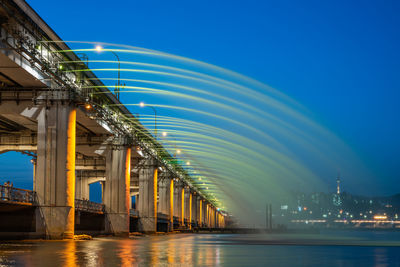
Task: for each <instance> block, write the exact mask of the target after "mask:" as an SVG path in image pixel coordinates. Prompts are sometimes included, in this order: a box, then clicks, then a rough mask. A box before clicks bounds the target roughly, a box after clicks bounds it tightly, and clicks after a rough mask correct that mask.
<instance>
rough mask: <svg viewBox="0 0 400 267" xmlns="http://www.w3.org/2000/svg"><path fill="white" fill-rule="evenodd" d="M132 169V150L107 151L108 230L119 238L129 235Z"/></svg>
mask: <svg viewBox="0 0 400 267" xmlns="http://www.w3.org/2000/svg"><path fill="white" fill-rule="evenodd" d="M130 167H131V148H126V147H120V148H119V149H108V150H107V151H106V182H105V185H104V187H105V190H104V204H105V207H106V215H107V216H106V220H107V221H106V226H107V229H106V230H107V231H108V232H111V233H113V234H114V235H117V236H127V235H128V234H129V195H130V173H131V172H130Z"/></svg>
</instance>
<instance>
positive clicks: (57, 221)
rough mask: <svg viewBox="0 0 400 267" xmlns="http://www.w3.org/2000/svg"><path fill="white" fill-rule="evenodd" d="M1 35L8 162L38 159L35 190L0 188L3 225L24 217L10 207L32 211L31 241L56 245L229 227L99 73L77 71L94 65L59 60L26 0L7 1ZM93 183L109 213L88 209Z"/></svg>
mask: <svg viewBox="0 0 400 267" xmlns="http://www.w3.org/2000/svg"><path fill="white" fill-rule="evenodd" d="M0 26H1V29H0V30H1V34H0V153H4V152H8V151H20V152H24V153H27V154H30V155H33V156H34V158H33V160H32V161H33V164H34V173H33V184H34V191H27V190H20V189H15V188H10V187H4V186H2V187H1V190H2V191H1V192H2V194H3V192H4V194H8V195H7V196H6V195H4V198H3V195H2V196H1V197H2V199H1V200H0V204H1V205H0V217H1V218H2V220H3V219H4V218H7V216H11V215H10V214H14V215H15V216H16V217H15V218H21V216H20V214H17V213H18V212H17V211H15V210H14V211H13V210H12V208H10V207H11V206H12V205H14V206H13V207H22V206H31V209H32V212H31V213H30V214H31V216H33V217H32V218H31V219H32V220H33V221H35V225H34V228H35V229H32V227H31V228H30V231H29V232H30V233H31V234H32V233H34V234H36V235H38V236H47V237H48V238H72V237H73V235H74V233H75V231H78V230H79V232H82V231H83V232H84V231H97V232H99V233H100V232H101V233H110V234H115V235H127V234H128V233H129V231H130V230H135V231H136V230H139V231H142V232H156V231H160V230H163V231H172V230H173V229H176V228H178V229H190V228H192V227H195V226H196V227H197V226H204V227H210V228H214V227H215V228H221V227H223V226H224V220H225V217H224V216H223V214H222V213H220V212H219V211H218V210H217V209H216V207H215V205H214V204H213V203H212V201H210V200H208V199H207V196H206V195H204V194H203V193H202V192H200V191H199V190H197V189H196V188H195V187H194V186H193V184H192V182H191V178H190V177H189V175H188V174H187V173H186V172H185V171H184V169H183V168H182V167H181V166H179V165H177V164H176V163H174V162H176V160H174V159H173V157H172V156H171V155H170V154H169V153H168V152H167V151H166V150H165V149H164V148H163V146H162V145H161V144H159V143H158V142H157V141H156V140H155V139H154V138H153V136H152V135H151V134H150V133H149V132H148V131H147V130H146V129H145V127H143V126H142V125H141V124H140V122H139V120H138V119H137V118H136V117H135V116H133V115H132V114H131V113H130V112H129V111H128V109H127V108H126V107H124V106H123V105H120V104H121V103H120V102H119V100H118V99H117V98H116V97H115V96H114V95H113V94H112V93H111V92H110V91H109V90H108V89H106V88H105V87H104V85H103V84H102V83H101V81H99V80H98V79H96V76H95V75H94V74H93V73H92V72H79V71H78V70H81V69H87V66H86V64H85V63H84V62H83V61H80V59H79V57H78V56H77V55H76V54H74V53H73V52H57V51H61V50H70V49H69V47H68V46H67V45H66V44H65V43H63V42H61V41H62V40H61V39H60V38H59V37H58V36H57V34H56V33H55V32H54V31H53V30H52V29H51V28H50V27H49V26H48V25H47V24H46V23H45V22H44V21H43V20H42V19H41V18H40V17H39V16H38V15H37V14H36V13H35V11H34V10H33V9H32V8H31V7H30V6H29V5H28V4H27V3H26V2H25V1H23V0H2V1H0ZM64 61H78V63H76V62H75V63H71V64H64V65H63V64H62V63H61V62H64ZM61 69H62V70H61ZM64 70H68V72H65V71H64ZM74 70H76V71H75V72H74ZM94 88H96V89H94ZM99 92H100V93H99ZM95 182H100V183H101V184H102V199H103V203H102V204H95V203H93V202H90V201H88V200H87V199H89V185H90V184H92V183H95ZM132 197H135V199H136V201H135V202H136V209H135V210H132V209H131V207H132V204H131V198H132ZM15 212H16V213H15ZM90 220H93V221H97V223H90V222H91V221H90ZM8 221H9V222H10V223H12V222H13V221H12V220H11V219H10V220H8ZM79 225H80V226H79ZM91 225H95V227H94V228H95V229H90V227H91ZM2 227H3V228H2ZM7 227H11V228H12V226H7V225H4V224H2V225H0V235H1V232H10V231H8V230H5V229H7ZM82 227H83V228H82ZM85 227H86V228H87V229H85ZM28 228H29V227H28ZM28 228H27V229H28ZM11 232H12V231H11Z"/></svg>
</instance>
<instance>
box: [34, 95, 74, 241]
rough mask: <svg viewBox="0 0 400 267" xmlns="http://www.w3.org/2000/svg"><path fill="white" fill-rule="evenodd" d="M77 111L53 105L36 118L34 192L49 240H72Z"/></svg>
mask: <svg viewBox="0 0 400 267" xmlns="http://www.w3.org/2000/svg"><path fill="white" fill-rule="evenodd" d="M75 135H76V109H75V107H74V106H70V105H62V104H60V103H58V102H57V103H55V104H54V105H52V106H50V107H48V108H42V109H41V111H40V114H39V117H38V149H37V154H38V158H37V168H36V175H35V189H36V192H37V196H38V200H39V206H40V212H41V214H42V216H43V219H44V224H45V228H46V232H47V233H46V234H47V236H48V237H49V238H52V239H59V238H69V239H72V238H73V237H74V225H75Z"/></svg>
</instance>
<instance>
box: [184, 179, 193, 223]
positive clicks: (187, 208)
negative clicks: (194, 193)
mask: <svg viewBox="0 0 400 267" xmlns="http://www.w3.org/2000/svg"><path fill="white" fill-rule="evenodd" d="M184 197H185V200H184V201H185V220H186V222H187V225H186V226H187V227H189V229H190V210H191V208H192V207H191V205H190V188H189V187H188V186H186V187H185V193H184Z"/></svg>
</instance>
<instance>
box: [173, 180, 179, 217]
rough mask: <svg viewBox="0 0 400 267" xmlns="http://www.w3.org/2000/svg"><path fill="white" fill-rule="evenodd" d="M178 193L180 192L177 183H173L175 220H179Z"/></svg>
mask: <svg viewBox="0 0 400 267" xmlns="http://www.w3.org/2000/svg"><path fill="white" fill-rule="evenodd" d="M179 191H180V187H179V182H177V181H176V182H174V201H173V205H174V216H175V217H177V218H180V214H179V208H180V205H179V201H178V199H179Z"/></svg>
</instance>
